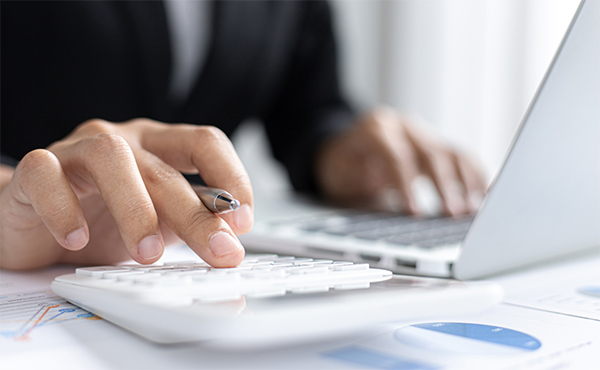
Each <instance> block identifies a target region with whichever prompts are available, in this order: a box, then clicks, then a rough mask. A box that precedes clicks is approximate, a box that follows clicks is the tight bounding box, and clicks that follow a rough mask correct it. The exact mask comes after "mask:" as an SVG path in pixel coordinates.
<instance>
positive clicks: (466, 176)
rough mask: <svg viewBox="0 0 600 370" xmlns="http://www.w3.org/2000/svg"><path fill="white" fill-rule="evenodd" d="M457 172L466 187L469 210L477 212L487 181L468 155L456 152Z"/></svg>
mask: <svg viewBox="0 0 600 370" xmlns="http://www.w3.org/2000/svg"><path fill="white" fill-rule="evenodd" d="M454 163H455V166H456V172H457V173H458V175H459V178H460V180H461V182H462V185H463V187H464V189H465V201H466V203H467V206H468V207H469V210H470V211H471V212H475V211H476V210H477V209H478V208H479V204H480V203H481V200H482V198H483V194H484V193H485V188H486V183H485V180H484V178H483V175H482V174H481V171H479V169H478V168H477V167H476V166H475V165H474V164H473V162H472V161H471V160H470V159H469V158H468V157H466V156H464V155H460V154H459V153H457V152H454Z"/></svg>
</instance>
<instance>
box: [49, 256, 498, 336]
mask: <svg viewBox="0 0 600 370" xmlns="http://www.w3.org/2000/svg"><path fill="white" fill-rule="evenodd" d="M52 290H53V291H54V292H55V293H56V294H58V295H60V296H62V297H64V298H66V299H67V300H69V301H70V302H72V303H73V304H76V305H78V306H80V307H82V308H84V309H86V310H88V311H90V312H92V313H94V314H96V315H98V316H100V317H102V318H104V319H106V320H108V321H110V322H112V323H114V324H116V325H119V326H121V327H123V328H125V329H127V330H130V331H132V332H134V333H136V334H138V335H140V336H142V337H145V338H147V339H149V340H151V341H154V342H160V343H177V342H189V341H207V342H210V343H211V344H214V345H217V346H227V347H240V346H242V347H246V346H261V345H272V344H274V343H276V344H285V343H293V342H301V341H310V340H315V339H323V338H333V337H336V336H341V335H346V334H351V333H356V332H358V331H361V330H365V329H370V328H374V327H375V326H376V325H378V324H383V323H389V322H396V321H402V320H414V319H428V318H434V317H436V316H439V315H444V316H445V315H448V314H458V313H469V312H475V311H479V310H483V309H485V308H488V307H490V306H492V305H494V304H496V303H498V302H499V301H500V300H501V298H502V289H501V288H500V287H499V286H498V285H496V284H492V283H484V282H472V283H464V282H460V281H456V280H447V279H446V280H444V279H432V278H418V277H409V276H399V275H392V273H391V272H390V271H387V270H382V269H375V268H370V267H369V265H368V264H366V263H358V264H354V263H352V262H346V261H332V260H318V259H310V258H295V257H285V256H277V255H252V256H247V257H246V258H245V259H244V261H243V262H242V263H241V264H240V265H239V266H238V267H234V268H213V267H211V266H209V265H208V264H207V263H204V262H202V261H181V262H171V263H165V264H159V265H137V264H128V265H120V266H98V267H82V268H78V269H77V270H76V273H75V274H68V275H63V276H59V277H57V278H56V279H55V280H54V282H53V283H52Z"/></svg>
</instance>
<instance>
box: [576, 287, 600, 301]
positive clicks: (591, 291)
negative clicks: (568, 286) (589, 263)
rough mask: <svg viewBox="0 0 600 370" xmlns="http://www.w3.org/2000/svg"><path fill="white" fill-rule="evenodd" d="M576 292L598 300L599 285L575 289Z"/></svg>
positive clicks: (599, 295) (599, 293)
mask: <svg viewBox="0 0 600 370" xmlns="http://www.w3.org/2000/svg"><path fill="white" fill-rule="evenodd" d="M577 291H578V292H579V293H581V294H585V295H587V296H590V297H594V298H600V285H590V286H584V287H581V288H579V289H577Z"/></svg>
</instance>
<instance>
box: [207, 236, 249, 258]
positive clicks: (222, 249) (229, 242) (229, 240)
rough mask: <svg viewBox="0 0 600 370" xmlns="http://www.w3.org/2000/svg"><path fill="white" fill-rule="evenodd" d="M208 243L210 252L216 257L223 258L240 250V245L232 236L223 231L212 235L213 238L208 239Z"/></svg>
mask: <svg viewBox="0 0 600 370" xmlns="http://www.w3.org/2000/svg"><path fill="white" fill-rule="evenodd" d="M209 243H210V250H211V251H212V252H213V254H214V255H215V256H217V257H220V256H224V255H226V254H229V253H233V252H236V251H238V250H240V249H242V245H241V244H240V243H239V242H238V241H237V240H235V239H234V238H233V236H231V235H230V234H229V233H226V232H224V231H221V232H218V233H217V234H215V235H213V237H212V238H210V242H209Z"/></svg>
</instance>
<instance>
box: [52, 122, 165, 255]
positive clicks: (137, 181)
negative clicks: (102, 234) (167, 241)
mask: <svg viewBox="0 0 600 370" xmlns="http://www.w3.org/2000/svg"><path fill="white" fill-rule="evenodd" d="M52 150H53V151H54V152H55V154H56V155H57V157H58V158H59V160H60V161H61V163H62V164H63V168H64V170H65V173H66V175H67V177H68V178H69V179H70V180H71V183H72V184H73V186H74V187H75V188H76V189H78V191H79V192H81V193H86V192H90V191H94V190H95V189H97V190H98V191H99V192H100V194H101V195H102V198H103V199H104V202H105V203H106V206H107V207H108V209H109V211H110V213H111V215H112V216H113V218H114V219H115V221H116V224H117V227H118V228H119V232H120V234H121V237H122V239H123V242H124V244H125V247H126V248H127V250H128V252H129V254H130V256H131V257H132V258H133V259H134V260H136V261H138V262H140V263H152V262H155V261H156V260H157V259H158V258H160V256H161V255H162V252H163V250H164V243H163V240H162V235H161V232H160V227H159V223H158V216H157V214H156V212H155V210H154V205H153V204H152V199H151V198H150V195H149V194H148V191H147V190H146V187H145V185H144V182H143V180H142V177H141V175H140V172H139V170H138V167H137V165H136V162H135V158H134V156H133V153H132V151H131V148H130V147H129V145H128V144H127V142H126V141H125V140H124V139H123V138H122V137H121V136H118V135H115V134H109V133H103V134H98V135H94V136H91V137H86V138H84V139H81V140H79V141H77V142H76V143H75V144H72V145H56V146H53V147H52Z"/></svg>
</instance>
